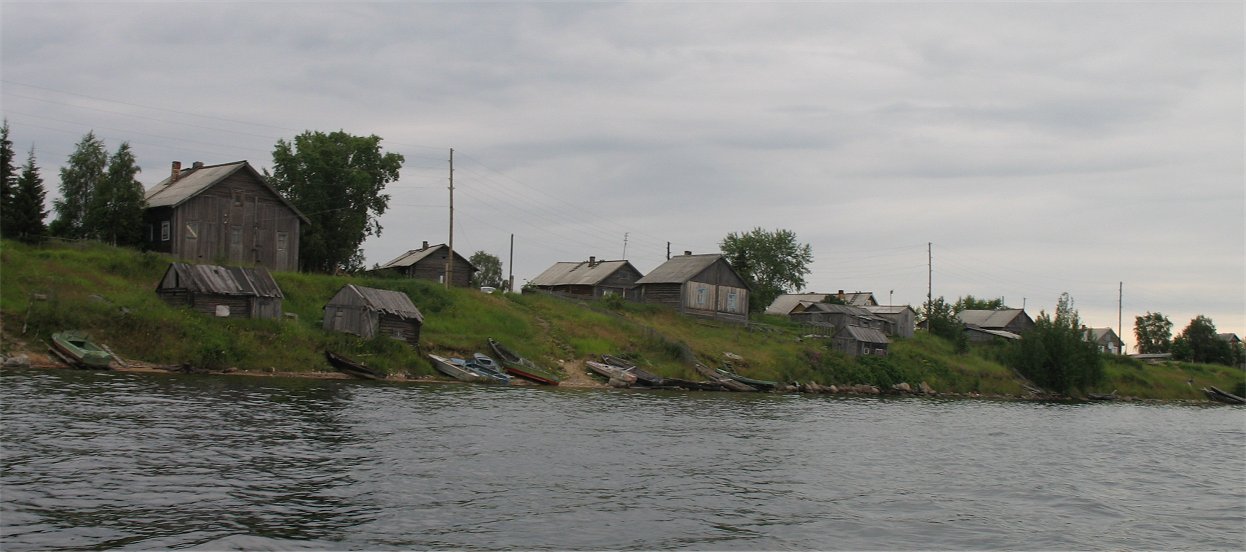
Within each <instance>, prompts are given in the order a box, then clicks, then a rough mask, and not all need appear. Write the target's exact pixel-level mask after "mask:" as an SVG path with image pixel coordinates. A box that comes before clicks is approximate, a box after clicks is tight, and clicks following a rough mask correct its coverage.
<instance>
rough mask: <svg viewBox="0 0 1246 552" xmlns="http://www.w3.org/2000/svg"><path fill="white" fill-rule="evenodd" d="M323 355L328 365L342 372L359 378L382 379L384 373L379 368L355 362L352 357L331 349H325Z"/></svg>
mask: <svg viewBox="0 0 1246 552" xmlns="http://www.w3.org/2000/svg"><path fill="white" fill-rule="evenodd" d="M324 357H325V359H327V360H328V361H329V365H330V366H332V367H333V369H334V370H337V371H339V372H341V373H343V374H346V375H348V376H351V377H355V378H359V379H368V380H383V379H385V374H384V373H382V372H381V371H379V370H373V369H372V368H368V365H367V364H364V363H362V362H357V361H355V360H353V359H350V358H347V357H344V356H342V355H339V354H337V353H335V352H333V351H329V350H326V351H325V352H324Z"/></svg>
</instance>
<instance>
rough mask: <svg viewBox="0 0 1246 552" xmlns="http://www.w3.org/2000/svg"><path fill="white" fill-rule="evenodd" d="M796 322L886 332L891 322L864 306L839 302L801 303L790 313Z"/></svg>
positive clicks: (840, 328) (838, 328) (836, 328)
mask: <svg viewBox="0 0 1246 552" xmlns="http://www.w3.org/2000/svg"><path fill="white" fill-rule="evenodd" d="M790 316H791V319H792V320H793V321H795V322H800V323H802V324H809V325H814V326H822V327H827V328H834V329H835V330H836V331H839V330H842V329H843V328H845V327H848V326H855V327H858V328H869V329H872V330H878V331H881V332H884V333H886V332H887V331H888V330H889V328H890V323H889V322H888V321H887V320H885V319H883V318H882V317H879V316H875V315H874V314H873V313H871V312H870V311H868V310H866V309H864V308H862V307H854V306H851V305H840V304H837V303H801V304H799V305H797V306H796V308H794V309H793V310H792V314H791V315H790Z"/></svg>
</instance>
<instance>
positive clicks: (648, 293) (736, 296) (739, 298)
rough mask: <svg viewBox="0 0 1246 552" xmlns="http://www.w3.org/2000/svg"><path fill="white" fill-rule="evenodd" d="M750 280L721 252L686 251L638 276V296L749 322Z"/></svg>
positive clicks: (697, 312) (708, 315)
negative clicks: (742, 275)
mask: <svg viewBox="0 0 1246 552" xmlns="http://www.w3.org/2000/svg"><path fill="white" fill-rule="evenodd" d="M748 294H749V289H748V284H747V283H745V281H744V278H741V277H740V275H739V274H737V273H736V271H735V270H734V269H732V268H731V265H730V264H727V261H726V259H724V258H723V256H722V255H719V254H709V255H693V254H692V252H691V251H685V252H684V254H683V255H681V256H678V257H672V258H671V259H670V260H668V261H666V262H665V263H662V265H660V266H658V267H657V268H655V269H653V271H652V272H650V273H649V274H646V275H645V276H644V277H643V278H641V279H639V280H636V293H635V298H636V300H637V301H639V302H642V303H650V304H656V305H666V306H669V307H671V308H674V309H676V310H678V311H679V312H681V313H683V314H688V315H692V316H701V317H705V318H714V319H719V320H725V321H728V322H733V323H737V324H748Z"/></svg>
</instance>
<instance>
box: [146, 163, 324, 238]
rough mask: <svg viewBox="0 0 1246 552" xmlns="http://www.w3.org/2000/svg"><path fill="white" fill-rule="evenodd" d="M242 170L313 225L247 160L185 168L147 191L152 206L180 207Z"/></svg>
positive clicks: (149, 205) (303, 219) (149, 203)
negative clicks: (174, 176)
mask: <svg viewBox="0 0 1246 552" xmlns="http://www.w3.org/2000/svg"><path fill="white" fill-rule="evenodd" d="M239 171H245V172H247V173H249V174H250V175H251V177H252V178H254V179H255V181H256V182H258V183H259V184H260V185H261V186H263V187H265V188H267V189H268V191H270V192H272V194H273V196H275V197H276V198H277V199H278V200H279V201H281V203H282V204H283V205H285V206H286V207H288V208H289V209H290V210H291V211H294V214H296V215H298V216H299V218H300V219H302V221H303V222H304V223H307V224H310V223H311V220H310V219H308V218H307V217H306V216H305V215H303V213H302V212H300V211H299V210H298V208H296V207H295V206H294V204H292V203H290V202H289V201H287V200H286V198H284V197H282V196H281V194H279V193H277V190H276V189H274V188H273V187H272V186H271V185H270V184H269V183H268V179H266V178H264V176H263V175H261V174H260V173H259V172H256V170H255V169H254V168H253V167H251V164H250V163H248V162H246V161H234V162H233V163H222V164H220V165H205V166H202V167H191V168H189V169H182V170H181V171H180V172H179V173H178V177H177V180H176V181H174V180H173V177H172V175H170V176H168V177H165V179H164V180H161V181H160V182H159V183H158V184H156V185H155V186H152V187H151V188H150V189H148V190H147V192H146V194H145V197H146V199H147V206H148V207H177V206H178V205H181V204H183V203H186V202H187V201H189V200H191V199H193V198H194V197H195V196H198V195H199V194H201V193H203V192H204V191H205V190H207V189H208V188H211V187H212V186H215V185H216V184H217V183H219V182H221V181H222V180H225V179H226V178H229V177H231V176H233V175H234V174H235V173H237V172H239Z"/></svg>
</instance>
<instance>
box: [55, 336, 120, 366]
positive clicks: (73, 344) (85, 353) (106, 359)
mask: <svg viewBox="0 0 1246 552" xmlns="http://www.w3.org/2000/svg"><path fill="white" fill-rule="evenodd" d="M52 353H53V354H55V355H56V356H58V357H60V359H61V360H63V361H65V363H66V364H69V365H70V366H73V367H75V368H87V369H92V370H107V369H108V368H109V364H111V363H112V354H110V353H109V352H108V351H105V350H104V349H103V348H101V347H100V346H99V345H96V344H95V343H93V342H92V341H91V339H90V338H88V337H87V335H86V334H84V333H82V332H78V331H67V332H57V333H54V334H52Z"/></svg>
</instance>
